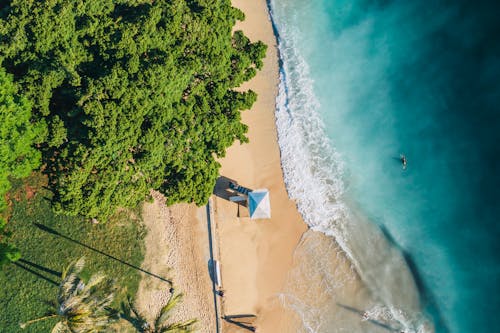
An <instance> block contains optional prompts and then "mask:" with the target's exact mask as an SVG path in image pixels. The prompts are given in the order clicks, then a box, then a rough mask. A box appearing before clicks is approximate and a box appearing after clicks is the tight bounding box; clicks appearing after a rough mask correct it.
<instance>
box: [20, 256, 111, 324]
mask: <svg viewBox="0 0 500 333" xmlns="http://www.w3.org/2000/svg"><path fill="white" fill-rule="evenodd" d="M84 265H85V260H84V258H83V257H82V258H80V259H79V260H77V261H74V262H72V263H71V264H70V265H69V266H68V267H67V268H66V269H65V270H64V272H63V274H62V279H63V280H62V282H61V284H60V285H59V294H58V296H57V301H56V302H52V303H51V305H52V309H51V311H50V312H49V314H48V315H46V316H43V317H40V318H37V319H33V320H30V321H27V322H25V323H21V324H20V326H21V328H25V327H26V326H28V325H30V324H33V323H35V322H38V321H42V320H46V319H50V318H57V319H59V322H58V323H57V324H56V325H55V326H54V328H53V329H52V333H97V332H103V331H105V330H106V328H107V327H108V326H109V325H110V324H111V323H112V322H113V321H115V320H116V319H117V318H116V311H113V310H112V309H110V308H109V305H110V304H111V302H112V301H113V297H114V293H115V290H116V288H115V287H114V285H113V282H112V281H110V280H107V279H106V277H105V275H103V274H100V273H98V274H94V275H92V276H91V277H90V279H89V280H88V282H87V283H84V282H83V281H82V280H81V279H80V277H79V276H78V275H79V274H80V273H81V271H82V270H83V267H84Z"/></svg>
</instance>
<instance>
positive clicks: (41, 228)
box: [33, 223, 173, 286]
mask: <svg viewBox="0 0 500 333" xmlns="http://www.w3.org/2000/svg"><path fill="white" fill-rule="evenodd" d="M33 224H34V225H35V227H37V228H38V229H40V230H42V231H45V232H47V233H49V234H52V235H54V236H58V237H61V238H64V239H66V240H68V241H70V242H73V243H75V244H78V245H80V246H83V247H85V248H87V249H89V250H92V251H94V252H96V253H99V254H101V255H103V256H105V257H108V258H110V259H113V260H115V261H118V262H119V263H121V264H123V265H126V266H128V267H130V268H132V269H135V270H138V271H140V272H142V273H144V274H147V275H149V276H152V277H154V278H157V279H158V280H161V281H164V282H167V283H168V284H169V285H170V286H172V285H173V283H172V281H171V280H168V279H165V278H164V277H161V276H159V275H156V274H154V273H151V272H148V271H146V270H144V269H142V268H140V267H137V266H135V265H132V264H129V263H128V262H126V261H123V260H121V259H119V258H116V257H113V256H112V255H110V254H107V253H105V252H103V251H101V250H98V249H96V248H94V247H92V246H89V245H87V244H84V243H82V242H80V241H77V240H76V239H73V238H70V237H68V236H66V235H64V234H61V233H60V232H58V231H56V230H54V229H52V228H49V227H47V226H45V225H43V224H40V223H33Z"/></svg>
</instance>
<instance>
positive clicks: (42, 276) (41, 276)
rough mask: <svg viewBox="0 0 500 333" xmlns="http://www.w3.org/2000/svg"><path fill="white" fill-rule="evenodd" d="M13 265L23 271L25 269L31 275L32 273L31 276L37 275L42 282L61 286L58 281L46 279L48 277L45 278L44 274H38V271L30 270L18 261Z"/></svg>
mask: <svg viewBox="0 0 500 333" xmlns="http://www.w3.org/2000/svg"><path fill="white" fill-rule="evenodd" d="M13 264H14V265H15V266H17V267H19V268H21V269H24V270H25V271H27V272H29V273H31V274H33V275H35V276H36V277H38V278H40V279H42V280H45V281H47V282H48V283H51V284H53V285H55V286H59V283H57V282H56V281H54V280H52V279H50V278H48V277H46V276H44V275H42V274H40V273H38V272H37V271H34V270H32V269H31V268H29V267H27V266H25V265H22V264H20V263H19V262H17V261H16V262H13Z"/></svg>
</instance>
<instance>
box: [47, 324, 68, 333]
mask: <svg viewBox="0 0 500 333" xmlns="http://www.w3.org/2000/svg"><path fill="white" fill-rule="evenodd" d="M50 333H71V331H70V330H69V328H68V326H67V325H66V324H64V323H63V322H62V321H60V322H58V323H57V324H56V326H54V328H53V329H52V331H50Z"/></svg>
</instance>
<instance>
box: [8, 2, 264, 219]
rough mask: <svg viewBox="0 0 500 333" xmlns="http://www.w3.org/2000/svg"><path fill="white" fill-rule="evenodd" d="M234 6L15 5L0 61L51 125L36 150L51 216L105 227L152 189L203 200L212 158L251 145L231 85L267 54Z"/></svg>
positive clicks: (242, 101) (245, 100)
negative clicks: (239, 27)
mask: <svg viewBox="0 0 500 333" xmlns="http://www.w3.org/2000/svg"><path fill="white" fill-rule="evenodd" d="M243 18H244V16H243V13H242V12H241V11H239V10H237V9H235V8H233V7H231V2H230V0H176V1H170V0H155V1H152V0H149V1H143V0H135V1H130V0H126V1H125V0H51V1H43V2H40V1H36V0H11V1H10V5H9V6H6V7H5V8H4V9H3V10H0V55H2V57H3V59H2V64H3V66H4V67H5V68H6V70H7V71H8V72H9V73H12V74H13V75H14V78H15V81H16V83H17V84H19V85H20V86H21V87H22V89H23V93H24V94H25V95H26V96H27V97H28V99H29V100H30V101H31V103H32V106H33V112H34V117H35V119H37V120H43V121H44V122H45V123H46V124H47V126H48V129H49V131H48V135H47V136H46V138H45V140H44V143H43V145H41V150H42V153H43V159H44V163H45V164H46V168H45V172H46V173H47V174H48V175H49V180H50V182H49V186H50V187H51V189H52V191H53V193H54V197H53V204H54V207H55V209H56V211H60V212H64V213H66V214H71V215H76V214H81V215H84V216H88V217H97V218H99V219H106V218H107V217H108V216H109V215H110V214H112V213H113V212H114V211H115V208H116V207H118V206H122V207H133V206H135V205H137V204H138V203H139V202H141V201H142V200H144V199H145V198H147V196H148V195H149V190H150V189H151V188H154V189H158V190H160V191H161V192H162V193H164V194H165V195H166V196H167V198H168V202H169V203H173V202H178V201H189V202H195V203H197V204H203V203H205V202H206V201H207V199H208V197H209V195H210V193H211V191H212V188H213V186H214V183H215V179H216V177H217V175H218V169H219V164H218V163H217V162H216V158H217V157H221V156H224V152H225V149H226V148H227V147H229V146H230V145H231V144H232V143H233V142H234V141H235V140H239V141H241V142H245V141H247V139H246V137H245V132H246V130H247V128H246V126H245V125H244V124H242V123H241V117H240V112H241V110H244V109H248V108H249V107H250V106H251V105H252V103H253V102H254V101H255V99H256V95H255V93H253V92H252V91H247V92H238V91H236V90H235V89H234V88H235V87H238V86H239V85H240V84H241V83H242V82H244V81H246V80H248V79H250V78H251V77H253V76H254V75H255V73H256V70H257V69H260V68H261V67H262V58H263V57H264V55H265V50H266V46H265V45H264V44H262V43H261V42H256V43H251V42H250V41H249V39H248V38H247V37H245V36H244V35H243V33H241V32H239V31H236V32H233V30H232V29H233V26H234V24H235V22H236V20H237V19H239V20H241V19H243Z"/></svg>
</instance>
